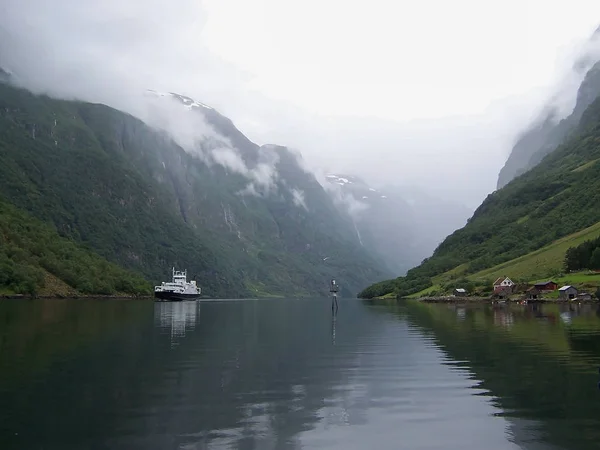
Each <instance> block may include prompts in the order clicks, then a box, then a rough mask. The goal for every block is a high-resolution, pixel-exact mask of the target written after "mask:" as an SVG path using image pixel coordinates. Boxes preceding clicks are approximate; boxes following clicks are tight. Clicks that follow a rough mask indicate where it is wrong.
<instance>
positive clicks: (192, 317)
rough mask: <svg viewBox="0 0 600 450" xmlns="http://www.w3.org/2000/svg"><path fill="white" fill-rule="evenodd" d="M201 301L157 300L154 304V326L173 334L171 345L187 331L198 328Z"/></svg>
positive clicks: (175, 343)
mask: <svg viewBox="0 0 600 450" xmlns="http://www.w3.org/2000/svg"><path fill="white" fill-rule="evenodd" d="M199 309H200V303H199V302H195V301H191V302H186V301H183V302H156V303H155V304H154V326H155V327H157V328H160V329H161V330H162V331H163V332H167V331H168V332H169V334H170V335H171V346H175V345H177V340H178V339H180V338H183V337H184V336H185V333H186V332H188V331H193V330H194V329H195V328H196V320H197V316H198V314H199Z"/></svg>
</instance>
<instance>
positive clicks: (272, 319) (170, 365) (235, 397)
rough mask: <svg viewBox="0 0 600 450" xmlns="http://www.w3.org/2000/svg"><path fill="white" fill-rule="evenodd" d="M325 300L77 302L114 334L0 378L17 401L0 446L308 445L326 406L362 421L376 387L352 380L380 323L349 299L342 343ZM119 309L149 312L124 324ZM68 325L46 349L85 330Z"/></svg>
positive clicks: (8, 400)
mask: <svg viewBox="0 0 600 450" xmlns="http://www.w3.org/2000/svg"><path fill="white" fill-rule="evenodd" d="M140 305H141V306H142V310H140ZM320 306H321V305H320V303H317V304H316V307H311V308H307V307H306V305H305V304H303V302H302V301H285V300H276V301H243V302H214V303H213V302H206V303H202V304H201V305H199V304H196V303H194V302H181V303H157V304H153V303H145V304H143V303H141V304H140V303H139V302H123V303H120V304H119V305H117V306H115V305H113V304H109V303H106V304H96V305H90V306H89V308H84V309H78V308H77V307H76V306H75V308H76V309H77V314H78V315H83V316H84V317H78V318H77V323H88V324H92V323H93V324H94V327H95V328H97V329H99V330H104V329H109V328H110V329H111V330H112V331H111V333H110V334H107V335H105V334H102V333H99V334H98V335H96V336H95V337H94V338H93V339H89V340H88V341H87V342H86V343H85V345H81V346H79V347H73V351H72V352H70V353H66V354H63V355H61V358H60V359H54V360H52V361H51V362H50V363H49V367H48V370H46V371H45V372H44V373H40V374H39V376H38V377H37V378H36V379H34V380H26V381H24V382H22V383H20V384H19V386H18V389H12V390H11V391H10V392H8V391H6V390H5V389H4V386H2V385H1V383H0V401H1V402H2V403H3V404H10V405H14V406H12V407H11V408H10V409H8V410H7V409H5V410H4V411H3V412H2V413H0V418H1V419H2V421H1V422H2V423H1V424H0V441H1V442H2V448H3V450H4V449H7V450H8V449H23V448H42V447H43V448H61V449H64V450H70V449H80V448H111V449H114V450H120V449H127V450H131V449H137V448H144V449H145V450H153V449H157V450H158V449H161V450H162V449H166V448H208V447H210V448H213V446H217V447H218V446H219V443H221V444H223V446H232V447H234V448H240V449H245V448H298V447H299V444H298V443H297V441H296V439H297V436H298V434H299V433H302V432H303V431H306V430H308V429H311V428H312V427H313V426H314V425H315V424H316V423H318V422H320V421H322V420H323V417H321V415H320V414H321V411H322V410H323V408H329V410H331V409H335V410H336V411H343V414H344V420H346V421H347V422H348V423H349V424H360V423H364V422H365V420H366V418H365V417H364V404H365V402H367V401H368V393H367V392H363V391H361V390H360V389H356V386H355V384H356V383H353V381H352V380H353V379H354V377H355V376H356V369H357V367H358V365H359V364H360V362H359V360H358V359H359V356H358V354H357V352H356V346H357V343H358V342H360V341H365V340H366V341H369V338H370V337H371V336H373V335H376V334H378V333H379V332H380V330H379V329H378V327H377V326H373V322H370V321H369V320H368V317H367V319H365V316H364V314H365V311H364V309H362V308H361V305H360V304H359V303H358V302H348V304H345V305H343V306H341V307H340V311H339V313H338V318H337V323H336V324H335V345H333V343H332V331H333V330H332V320H331V310H330V304H329V303H328V302H327V301H326V300H325V301H324V302H323V303H322V311H320ZM200 307H201V309H202V314H201V317H202V322H201V323H202V326H198V325H197V324H198V323H199V322H198V321H199V320H200V309H199V308H200ZM100 309H102V311H104V312H105V313H106V314H98V312H99V310H100ZM110 311H117V312H119V311H120V312H119V313H120V314H126V315H129V313H126V311H131V312H133V313H134V314H138V315H139V317H140V318H143V319H144V320H140V321H135V320H132V321H130V322H129V324H128V325H127V326H120V327H116V326H115V320H116V318H115V317H114V314H111V313H110ZM148 313H150V314H154V316H153V318H150V320H148V319H149V317H148ZM62 324H63V327H62V328H58V329H59V331H60V333H58V334H54V333H51V334H47V335H44V336H43V342H44V352H46V351H49V352H52V348H53V346H54V345H55V344H62V343H63V342H77V341H78V339H79V337H80V335H81V332H82V330H81V328H80V327H70V326H65V322H63V323H62ZM12 326H13V327H14V329H15V331H14V336H15V337H18V335H19V333H20V331H19V330H20V329H21V328H28V327H27V317H26V315H23V316H22V317H20V323H19V324H17V323H13V324H12ZM88 327H89V325H88ZM86 330H87V328H86ZM32 333H37V334H36V336H35V339H36V340H37V341H41V340H42V335H41V334H39V332H36V331H35V330H32ZM33 338H34V336H32V339H33ZM55 339H59V341H55ZM174 343H175V344H176V345H173V344H174ZM15 345H18V341H15ZM36 356H37V357H43V355H41V354H36ZM26 358H27V355H21V359H26ZM0 359H1V358H0ZM6 367H7V368H9V370H10V369H11V368H10V366H9V365H6ZM11 378H14V377H11ZM56 398H60V399H61V402H59V403H57V402H56ZM23 399H27V401H23ZM32 399H35V401H33V400H32ZM333 399H335V400H333Z"/></svg>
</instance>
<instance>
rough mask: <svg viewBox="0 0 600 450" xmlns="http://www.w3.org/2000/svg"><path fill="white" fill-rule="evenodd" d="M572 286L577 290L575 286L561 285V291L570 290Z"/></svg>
mask: <svg viewBox="0 0 600 450" xmlns="http://www.w3.org/2000/svg"><path fill="white" fill-rule="evenodd" d="M571 288H573V289H575V290H577V288H576V287H575V286H571V285H566V286H563V287H561V288H560V289H559V291H568V290H569V289H571Z"/></svg>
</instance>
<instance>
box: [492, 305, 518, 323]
mask: <svg viewBox="0 0 600 450" xmlns="http://www.w3.org/2000/svg"><path fill="white" fill-rule="evenodd" d="M514 321H515V318H514V315H513V313H512V312H511V311H508V310H506V309H504V308H498V309H494V324H495V325H497V326H501V327H507V328H508V327H510V326H511V325H512V324H513V323H514Z"/></svg>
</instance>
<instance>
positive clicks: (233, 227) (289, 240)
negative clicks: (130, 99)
mask: <svg viewBox="0 0 600 450" xmlns="http://www.w3.org/2000/svg"><path fill="white" fill-rule="evenodd" d="M173 98H176V99H178V101H179V102H180V103H177V104H176V106H177V108H178V109H179V110H181V111H183V113H184V114H185V115H181V114H179V113H178V112H177V111H175V110H172V109H168V108H171V106H168V105H166V104H165V105H164V107H165V108H167V110H166V111H167V112H166V113H165V114H163V115H162V116H161V117H162V118H163V119H164V118H166V119H169V120H174V122H175V125H177V126H185V127H187V128H186V129H185V130H184V131H186V132H188V134H186V133H183V132H182V133H179V134H177V138H179V139H178V142H175V141H174V140H173V139H172V138H171V137H170V135H169V134H167V133H166V132H165V131H160V130H157V129H155V128H151V127H149V126H147V125H146V124H144V123H143V122H142V121H141V120H138V119H136V118H134V117H132V116H130V115H127V114H124V113H122V112H119V111H116V110H114V109H111V108H109V107H107V106H104V105H98V104H89V103H84V102H73V101H61V100H55V99H51V98H48V97H45V96H36V95H33V94H31V93H29V92H27V91H26V90H23V89H18V88H15V87H13V86H10V85H8V84H6V83H4V84H2V83H0V195H2V196H4V197H5V198H6V199H9V200H10V202H11V203H12V204H13V205H15V206H16V207H18V208H21V209H23V210H25V211H28V212H29V213H30V214H32V215H34V216H36V217H37V218H39V219H41V220H44V221H48V222H50V223H52V224H54V226H55V227H56V229H57V230H58V232H59V233H60V235H61V236H65V237H68V238H70V239H72V240H74V241H78V242H81V243H84V244H85V245H86V246H88V247H89V248H91V249H93V250H94V251H95V252H97V253H98V254H99V255H101V256H103V257H105V258H107V259H108V260H110V261H114V262H116V263H118V264H120V265H121V266H123V267H128V268H131V269H133V270H136V271H139V272H140V273H142V274H144V275H145V276H146V277H147V278H148V279H149V280H151V281H153V282H158V281H160V280H164V279H165V277H168V274H169V273H170V267H171V266H173V265H175V266H178V267H181V268H187V269H188V273H189V274H190V275H191V276H192V277H194V278H196V279H197V280H198V281H199V283H200V284H201V285H202V287H203V289H204V292H205V293H207V294H208V295H213V296H249V295H250V296H252V295H268V294H279V295H322V294H323V293H324V292H325V291H326V286H327V282H328V279H329V278H330V277H333V276H335V277H337V278H338V279H339V280H340V283H341V284H342V286H343V287H344V288H345V292H344V293H345V294H346V295H353V294H354V293H355V292H356V291H357V290H358V288H359V287H360V285H361V284H364V283H365V282H367V283H368V282H369V281H376V280H377V279H382V278H385V277H386V274H387V273H388V272H386V271H385V270H384V269H382V264H381V263H379V262H378V261H376V260H375V259H373V258H372V257H371V256H370V255H369V254H368V253H367V252H366V251H365V250H364V249H363V248H362V247H361V246H360V244H359V242H358V240H357V238H356V236H355V232H354V230H353V227H352V225H351V221H350V220H348V218H346V217H343V216H342V215H341V214H340V213H339V212H337V211H336V209H335V207H334V206H333V203H332V201H331V199H330V198H329V196H328V195H327V194H326V192H325V191H324V190H323V188H322V187H321V185H320V184H319V183H318V182H317V181H316V179H315V178H314V176H312V175H311V174H309V173H307V172H305V171H304V170H303V169H302V168H301V165H300V163H299V160H298V157H297V156H296V155H294V154H292V153H291V152H290V151H288V150H287V149H286V148H285V147H277V146H264V147H258V146H256V145H255V144H253V143H252V142H250V141H249V140H248V139H246V138H245V136H243V134H242V133H240V132H239V131H238V130H237V129H236V128H235V127H234V126H233V124H232V123H231V121H229V119H227V118H225V117H224V116H222V115H220V114H219V113H217V112H216V111H214V110H212V109H211V108H208V107H203V106H201V104H199V103H197V102H193V101H192V100H191V99H189V101H188V100H186V98H185V97H182V96H180V97H177V96H171V97H170V98H168V99H162V100H160V101H163V100H164V101H169V102H171V103H173V104H175V102H174V100H173ZM181 103H183V105H182V104H181ZM192 103H194V105H192ZM169 105H170V104H169ZM186 105H187V106H188V108H185V106H186ZM196 105H197V106H196ZM156 106H157V107H159V108H162V107H163V104H160V103H159V104H157V105H156ZM188 109H189V110H190V111H188ZM189 117H193V118H194V119H193V120H188V118H189ZM196 117H198V118H201V119H202V120H199V121H198V120H196V119H195V118H196ZM173 118H174V119H173ZM171 124H172V123H171ZM182 136H183V137H182ZM191 138H193V139H191ZM182 142H183V143H187V144H189V145H187V148H186V150H184V148H183V147H182ZM326 257H329V258H327V259H326V260H325V261H324V258H326Z"/></svg>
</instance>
